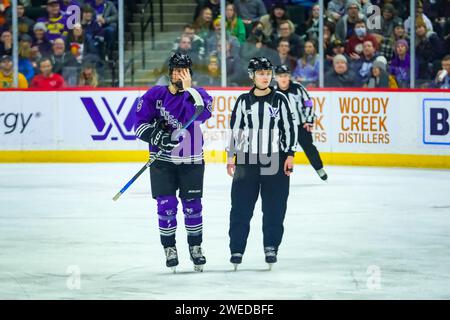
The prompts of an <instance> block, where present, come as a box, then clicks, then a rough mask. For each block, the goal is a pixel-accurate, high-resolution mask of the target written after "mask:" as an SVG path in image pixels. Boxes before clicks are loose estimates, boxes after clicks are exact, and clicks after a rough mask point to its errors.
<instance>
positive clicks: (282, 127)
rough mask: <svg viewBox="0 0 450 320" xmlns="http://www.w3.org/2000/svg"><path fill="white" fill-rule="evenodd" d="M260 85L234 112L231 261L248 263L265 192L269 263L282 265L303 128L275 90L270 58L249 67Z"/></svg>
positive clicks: (230, 151)
mask: <svg viewBox="0 0 450 320" xmlns="http://www.w3.org/2000/svg"><path fill="white" fill-rule="evenodd" d="M248 72H249V76H250V78H251V79H252V81H253V83H254V86H253V88H252V89H251V90H250V92H248V93H244V94H242V95H241V96H240V97H239V98H238V99H237V101H236V104H235V105H234V108H233V111H232V114H231V122H230V128H231V138H230V144H229V146H228V148H227V157H228V159H227V172H228V174H229V175H230V176H232V177H233V183H232V187H231V213H230V229H229V236H230V251H231V259H230V262H231V263H233V264H234V265H235V268H236V267H237V265H238V264H240V263H241V262H242V257H243V254H244V251H245V247H246V244H247V237H248V234H249V231H250V220H251V218H252V215H253V210H254V207H255V203H256V201H257V199H258V196H259V194H261V200H262V211H263V238H264V252H265V260H266V262H267V263H269V265H270V266H271V265H272V264H273V263H275V262H276V261H277V253H278V247H279V245H280V243H281V239H282V236H283V230H284V229H283V221H284V217H285V213H286V208H287V199H288V195H289V176H290V175H291V173H292V171H293V165H294V153H295V145H296V143H297V126H296V123H295V121H294V116H293V114H292V112H291V108H290V106H289V100H288V99H287V97H286V96H285V95H284V94H283V93H281V92H279V91H277V90H275V89H274V88H273V87H271V86H270V83H271V81H272V80H273V78H274V68H273V65H272V64H271V62H270V61H269V60H268V59H267V58H264V57H258V58H252V59H251V60H250V63H249V66H248Z"/></svg>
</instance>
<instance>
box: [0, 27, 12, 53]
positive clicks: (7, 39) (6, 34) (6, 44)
mask: <svg viewBox="0 0 450 320" xmlns="http://www.w3.org/2000/svg"><path fill="white" fill-rule="evenodd" d="M12 47H13V41H12V33H11V31H9V30H6V31H3V32H2V33H1V34H0V56H4V55H8V56H12Z"/></svg>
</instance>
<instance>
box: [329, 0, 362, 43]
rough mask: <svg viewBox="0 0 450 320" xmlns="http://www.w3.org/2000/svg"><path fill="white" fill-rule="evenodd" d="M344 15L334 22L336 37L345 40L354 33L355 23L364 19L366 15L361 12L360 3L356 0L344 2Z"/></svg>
mask: <svg viewBox="0 0 450 320" xmlns="http://www.w3.org/2000/svg"><path fill="white" fill-rule="evenodd" d="M345 10H346V15H344V16H343V17H342V18H341V19H340V20H339V21H338V23H337V24H336V38H338V39H339V40H341V41H345V40H347V39H348V38H350V37H351V36H352V35H353V34H354V33H353V30H354V28H355V23H356V22H358V21H360V20H362V21H366V16H365V15H364V14H362V13H361V3H360V2H359V1H358V0H347V2H346V4H345Z"/></svg>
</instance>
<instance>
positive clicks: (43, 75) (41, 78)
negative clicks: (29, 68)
mask: <svg viewBox="0 0 450 320" xmlns="http://www.w3.org/2000/svg"><path fill="white" fill-rule="evenodd" d="M38 67H39V71H40V74H38V75H36V76H34V78H33V80H32V81H31V86H30V87H31V88H37V89H44V90H56V89H61V88H63V87H64V86H65V83H64V78H63V77H62V76H61V75H59V74H57V73H54V72H53V65H52V62H51V60H50V59H49V58H42V59H41V60H40V61H39V63H38Z"/></svg>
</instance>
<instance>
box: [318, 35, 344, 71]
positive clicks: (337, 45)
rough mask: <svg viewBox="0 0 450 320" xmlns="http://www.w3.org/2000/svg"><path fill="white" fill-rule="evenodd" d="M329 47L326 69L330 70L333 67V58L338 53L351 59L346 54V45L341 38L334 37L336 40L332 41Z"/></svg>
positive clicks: (325, 62) (326, 56) (326, 55)
mask: <svg viewBox="0 0 450 320" xmlns="http://www.w3.org/2000/svg"><path fill="white" fill-rule="evenodd" d="M328 49H329V50H327V51H326V53H325V60H324V70H325V71H328V70H329V69H330V68H332V67H333V58H334V57H335V56H337V55H338V54H341V55H343V56H345V58H346V59H347V61H348V60H349V58H348V57H347V56H346V54H345V46H344V44H343V43H342V41H341V40H339V39H334V41H333V42H332V43H331V45H330V46H329V48H328Z"/></svg>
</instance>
